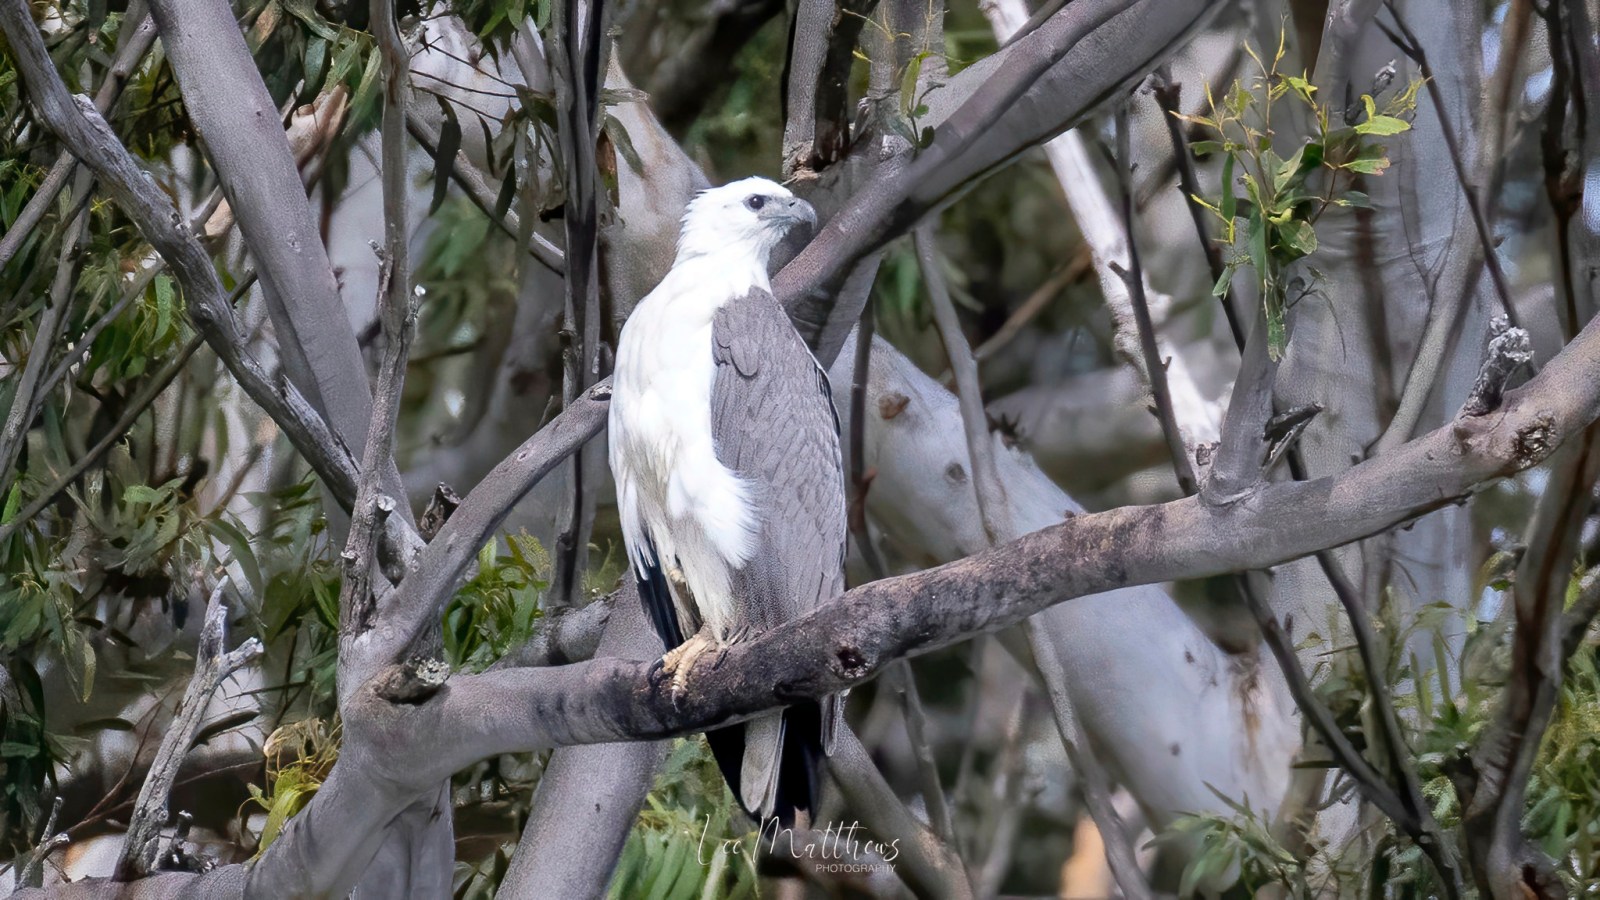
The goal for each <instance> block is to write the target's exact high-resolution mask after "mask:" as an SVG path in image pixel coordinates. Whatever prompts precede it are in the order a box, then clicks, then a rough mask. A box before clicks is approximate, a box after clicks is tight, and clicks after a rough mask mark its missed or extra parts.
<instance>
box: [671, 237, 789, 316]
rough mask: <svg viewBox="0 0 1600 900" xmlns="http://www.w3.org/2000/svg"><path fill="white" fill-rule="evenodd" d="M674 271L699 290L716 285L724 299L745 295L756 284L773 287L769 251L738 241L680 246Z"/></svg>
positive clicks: (687, 283) (754, 287)
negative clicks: (713, 245) (712, 246)
mask: <svg viewBox="0 0 1600 900" xmlns="http://www.w3.org/2000/svg"><path fill="white" fill-rule="evenodd" d="M672 273H673V274H674V275H675V276H679V277H680V278H682V279H684V280H683V281H681V282H680V284H684V285H685V286H693V287H695V288H696V289H698V290H707V289H710V288H716V289H717V293H718V294H719V295H720V297H721V302H727V301H728V300H732V299H734V298H736V297H742V296H744V295H745V294H748V293H749V292H750V291H751V290H753V289H756V288H760V289H761V290H763V291H768V292H770V291H771V290H772V282H771V279H770V278H769V277H768V276H767V254H766V253H763V252H760V251H755V252H752V251H751V250H750V249H749V248H747V247H741V246H739V245H738V244H734V245H731V246H725V247H720V248H716V249H691V248H687V247H682V248H679V250H678V258H677V261H676V262H674V263H673V264H672ZM719 305H720V303H719Z"/></svg>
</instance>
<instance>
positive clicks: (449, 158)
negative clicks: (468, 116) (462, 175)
mask: <svg viewBox="0 0 1600 900" xmlns="http://www.w3.org/2000/svg"><path fill="white" fill-rule="evenodd" d="M433 99H435V100H437V101H438V103H439V111H440V112H442V113H444V124H443V125H442V126H441V127H440V129H439V146H438V147H436V148H435V151H436V152H435V153H434V157H433V199H432V200H430V201H429V203H428V215H430V216H431V215H433V214H434V213H436V212H438V211H439V207H440V206H441V205H443V204H444V198H445V194H447V193H449V191H450V173H451V172H452V171H454V169H455V165H456V154H457V153H458V152H460V150H461V120H460V119H458V118H456V110H455V107H454V106H452V105H451V104H450V103H449V101H447V100H445V99H444V97H443V96H441V95H439V94H434V95H433Z"/></svg>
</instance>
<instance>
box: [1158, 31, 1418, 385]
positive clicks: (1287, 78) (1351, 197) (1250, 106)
mask: <svg viewBox="0 0 1600 900" xmlns="http://www.w3.org/2000/svg"><path fill="white" fill-rule="evenodd" d="M1245 52H1246V53H1248V54H1249V56H1250V58H1251V59H1252V60H1254V61H1255V64H1256V67H1257V70H1258V74H1257V75H1255V76H1253V77H1252V78H1251V79H1250V80H1249V82H1248V83H1246V82H1245V81H1243V80H1240V79H1235V80H1234V82H1233V84H1232V86H1231V87H1229V89H1228V91H1227V93H1226V94H1224V95H1223V96H1222V98H1221V100H1220V102H1219V100H1218V99H1217V97H1216V96H1215V95H1214V94H1213V93H1212V88H1211V85H1210V84H1209V83H1207V84H1206V103H1207V105H1208V107H1209V108H1210V111H1209V114H1207V115H1203V116H1186V115H1179V114H1176V113H1175V115H1178V117H1179V118H1180V119H1182V120H1183V121H1184V122H1186V123H1188V124H1189V125H1191V126H1194V127H1196V128H1199V129H1201V130H1202V131H1203V132H1205V133H1208V134H1211V135H1214V137H1211V138H1208V139H1205V140H1199V141H1195V142H1194V143H1193V144H1191V150H1192V151H1193V152H1194V153H1195V155H1197V156H1202V157H1204V156H1210V155H1218V156H1221V158H1222V191H1221V195H1220V196H1219V197H1218V198H1216V199H1215V200H1210V199H1207V198H1204V197H1200V196H1195V197H1194V198H1193V200H1194V202H1196V203H1198V204H1200V205H1201V206H1203V207H1205V208H1206V209H1207V210H1209V211H1210V212H1211V214H1212V215H1213V216H1214V217H1215V218H1216V219H1217V220H1218V222H1219V223H1220V226H1221V229H1222V234H1221V238H1220V242H1221V243H1222V244H1224V245H1226V246H1227V247H1228V248H1230V249H1236V248H1238V249H1242V252H1235V253H1234V254H1233V255H1232V256H1231V257H1229V258H1228V259H1227V260H1226V265H1225V267H1224V270H1223V273H1222V276H1221V277H1220V278H1218V279H1217V282H1216V284H1215V286H1214V287H1213V289H1212V292H1213V294H1215V295H1216V296H1219V297H1220V296H1223V295H1224V294H1226V293H1227V292H1228V287H1229V285H1230V284H1231V283H1232V280H1233V275H1234V273H1235V272H1237V271H1238V270H1240V269H1242V268H1248V269H1250V270H1251V271H1253V272H1254V274H1255V277H1256V281H1257V286H1258V288H1259V290H1260V293H1261V297H1262V302H1263V304H1264V305H1265V307H1266V318H1267V335H1268V350H1269V352H1270V354H1271V356H1272V358H1273V359H1279V358H1281V357H1282V355H1283V352H1284V349H1285V347H1286V346H1287V344H1288V333H1287V330H1286V328H1285V322H1284V314H1285V311H1286V309H1287V307H1288V306H1289V305H1290V304H1292V303H1293V302H1294V301H1295V300H1297V299H1299V296H1293V297H1291V296H1290V295H1291V293H1293V292H1294V288H1295V285H1294V283H1293V282H1292V281H1291V279H1290V278H1289V275H1288V270H1289V267H1290V266H1291V265H1292V264H1293V263H1295V262H1297V261H1299V260H1302V259H1305V258H1306V257H1308V256H1311V255H1312V254H1313V253H1315V252H1316V251H1317V247H1318V238H1317V231H1316V224H1317V221H1318V219H1320V218H1321V216H1322V214H1323V213H1324V212H1325V211H1326V210H1327V209H1328V208H1329V207H1330V206H1344V207H1357V208H1370V206H1371V201H1370V200H1369V198H1368V196H1367V195H1366V193H1364V192H1362V191H1360V190H1356V189H1355V186H1356V184H1357V182H1356V181H1355V178H1356V176H1363V175H1379V174H1381V173H1382V172H1383V170H1384V169H1387V168H1388V167H1389V165H1390V162H1389V158H1388V156H1387V155H1386V154H1387V152H1388V151H1387V149H1386V148H1385V147H1384V146H1383V145H1382V144H1379V143H1376V142H1374V141H1373V138H1378V137H1385V136H1389V135H1395V134H1400V133H1402V132H1404V131H1407V130H1409V129H1410V127H1411V123H1410V117H1411V116H1412V115H1413V114H1414V113H1415V111H1416V96H1417V91H1418V90H1419V89H1420V88H1421V86H1422V82H1421V81H1420V80H1417V81H1413V82H1411V83H1410V84H1409V85H1407V86H1406V87H1405V88H1404V89H1403V90H1400V91H1397V92H1391V93H1390V95H1389V96H1388V99H1387V100H1386V101H1385V103H1384V105H1383V107H1382V108H1379V107H1378V105H1377V101H1376V100H1375V99H1374V98H1373V97H1372V96H1370V95H1363V96H1362V98H1361V103H1362V107H1363V109H1364V111H1365V117H1364V118H1363V119H1362V120H1361V121H1359V122H1356V123H1354V124H1350V125H1334V124H1333V123H1332V122H1331V120H1330V116H1329V112H1328V107H1327V106H1326V105H1325V104H1322V103H1320V102H1319V101H1318V100H1317V99H1316V92H1317V88H1316V86H1315V85H1313V84H1311V83H1310V82H1309V81H1308V80H1307V79H1306V78H1305V77H1304V76H1303V75H1301V76H1296V75H1292V74H1289V73H1287V72H1284V71H1282V70H1281V68H1280V67H1281V65H1282V63H1283V60H1284V56H1285V52H1286V51H1285V37H1284V35H1283V33H1282V32H1280V34H1279V40H1278V49H1277V51H1276V53H1274V54H1273V56H1272V58H1271V61H1270V62H1267V61H1266V60H1264V59H1262V57H1261V55H1260V54H1259V53H1258V52H1257V51H1256V50H1255V48H1253V47H1251V46H1250V45H1249V44H1246V45H1245ZM1284 104H1287V106H1288V107H1290V109H1288V110H1278V111H1277V115H1278V118H1279V120H1280V123H1281V121H1282V119H1283V118H1284V116H1285V115H1291V116H1295V118H1296V119H1297V120H1303V119H1305V118H1309V121H1310V123H1311V127H1310V129H1309V130H1310V132H1311V134H1310V135H1309V136H1307V137H1303V138H1299V139H1298V144H1297V145H1296V146H1295V148H1294V150H1293V151H1292V152H1288V155H1287V156H1285V155H1283V154H1284V153H1285V152H1287V150H1286V148H1285V147H1284V146H1283V145H1284V144H1285V143H1287V142H1288V140H1289V135H1291V134H1298V133H1299V129H1282V130H1283V131H1284V132H1285V133H1284V134H1280V133H1279V132H1280V129H1279V128H1276V127H1275V126H1274V124H1273V117H1274V111H1275V109H1277V107H1279V106H1280V105H1284ZM1296 114H1298V115H1296ZM1240 187H1242V188H1243V189H1244V192H1243V195H1242V196H1241V195H1240V193H1239V188H1240ZM1241 225H1242V228H1241ZM1312 272H1313V275H1315V270H1312ZM1302 295H1303V293H1302Z"/></svg>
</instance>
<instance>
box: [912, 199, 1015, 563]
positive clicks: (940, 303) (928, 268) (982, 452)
mask: <svg viewBox="0 0 1600 900" xmlns="http://www.w3.org/2000/svg"><path fill="white" fill-rule="evenodd" d="M912 240H913V241H914V242H915V243H916V249H917V263H918V265H919V266H920V267H921V269H922V281H923V283H924V284H925V285H927V287H928V302H929V304H930V305H931V306H932V307H933V321H934V324H935V325H936V326H938V329H939V336H940V337H941V338H943V340H944V348H945V355H946V356H947V357H949V359H950V370H951V371H952V372H953V373H955V377H956V397H957V399H958V400H959V402H960V404H961V423H962V426H963V427H964V428H965V430H966V436H967V456H968V461H969V463H970V465H971V468H972V486H973V490H974V491H975V492H976V493H977V500H978V517H979V518H980V519H981V520H982V521H983V532H984V535H985V536H986V537H987V538H988V540H989V543H990V545H993V544H995V543H997V542H998V541H999V540H1001V539H1002V538H1001V537H1000V535H1009V534H1011V531H1012V528H1011V511H1010V506H1009V502H1008V500H1007V498H1006V492H1005V484H1004V483H1003V482H1002V481H1001V480H1000V470H999V469H998V468H996V466H995V462H994V439H993V437H992V436H991V435H990V434H989V418H988V414H987V413H985V412H984V411H983V394H982V389H981V388H980V387H979V385H978V364H977V362H975V361H974V360H973V358H972V350H971V348H970V346H969V345H968V344H967V338H966V335H964V334H962V333H961V322H960V320H959V319H957V318H956V308H955V304H954V303H952V302H951V301H950V291H949V289H948V288H947V287H946V286H945V281H944V273H943V272H941V271H940V270H939V257H938V252H937V248H936V247H935V246H934V235H933V226H932V225H924V226H921V227H920V228H918V229H916V231H914V232H913V233H912Z"/></svg>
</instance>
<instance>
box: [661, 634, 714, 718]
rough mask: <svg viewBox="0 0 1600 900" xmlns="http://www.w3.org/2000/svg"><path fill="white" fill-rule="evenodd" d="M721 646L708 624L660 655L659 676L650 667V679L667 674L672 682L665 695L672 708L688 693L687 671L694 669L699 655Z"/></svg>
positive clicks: (681, 703)
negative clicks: (669, 700) (663, 654)
mask: <svg viewBox="0 0 1600 900" xmlns="http://www.w3.org/2000/svg"><path fill="white" fill-rule="evenodd" d="M720 647H721V643H720V642H718V641H717V639H716V636H715V635H713V634H712V633H711V628H710V626H706V627H703V628H701V629H700V630H699V631H697V632H695V633H694V636H693V637H691V638H689V639H688V640H687V641H684V642H683V643H682V644H679V645H678V646H676V647H674V648H672V649H671V650H668V651H667V654H666V655H665V656H663V657H661V661H660V663H658V665H659V667H660V673H659V676H658V675H657V674H656V670H655V669H652V670H651V674H652V676H653V677H652V681H656V680H657V679H658V678H659V677H660V676H669V677H671V679H672V683H671V685H670V686H668V688H667V695H668V696H669V697H670V698H671V699H672V708H673V709H679V708H681V707H682V705H683V698H684V697H686V696H688V693H689V673H690V672H691V671H693V670H694V664H695V663H696V662H697V661H699V659H700V657H701V656H704V655H705V654H706V653H708V652H711V651H713V650H717V649H719V648H720Z"/></svg>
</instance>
